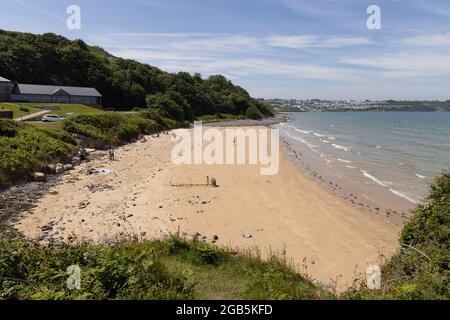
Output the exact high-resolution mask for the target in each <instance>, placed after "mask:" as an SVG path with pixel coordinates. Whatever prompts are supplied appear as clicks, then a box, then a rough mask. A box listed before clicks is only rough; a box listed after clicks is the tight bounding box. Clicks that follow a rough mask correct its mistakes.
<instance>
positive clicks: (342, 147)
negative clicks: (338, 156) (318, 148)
mask: <svg viewBox="0 0 450 320" xmlns="http://www.w3.org/2000/svg"><path fill="white" fill-rule="evenodd" d="M332 146H333V147H335V148H336V149H340V150H345V151H348V150H350V148H349V147H345V146H340V145H338V144H335V143H333V145H332Z"/></svg>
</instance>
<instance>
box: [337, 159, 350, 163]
mask: <svg viewBox="0 0 450 320" xmlns="http://www.w3.org/2000/svg"><path fill="white" fill-rule="evenodd" d="M337 161H340V162H344V163H352V162H351V161H350V160H345V159H337Z"/></svg>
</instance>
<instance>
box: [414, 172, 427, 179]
mask: <svg viewBox="0 0 450 320" xmlns="http://www.w3.org/2000/svg"><path fill="white" fill-rule="evenodd" d="M416 177H417V178H419V179H425V178H426V176H422V175H420V174H418V173H416Z"/></svg>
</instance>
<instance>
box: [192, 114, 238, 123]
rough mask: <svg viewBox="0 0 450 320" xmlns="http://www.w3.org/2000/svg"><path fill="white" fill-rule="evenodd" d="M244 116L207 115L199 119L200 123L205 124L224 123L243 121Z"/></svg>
mask: <svg viewBox="0 0 450 320" xmlns="http://www.w3.org/2000/svg"><path fill="white" fill-rule="evenodd" d="M242 118H243V117H242V116H235V115H232V114H221V115H215V116H211V115H206V116H201V117H198V119H197V120H198V121H202V122H203V123H215V122H222V121H232V120H239V119H242Z"/></svg>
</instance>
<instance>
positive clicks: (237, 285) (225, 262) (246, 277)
mask: <svg viewBox="0 0 450 320" xmlns="http://www.w3.org/2000/svg"><path fill="white" fill-rule="evenodd" d="M71 265H78V266H79V267H80V269H81V290H72V291H71V290H69V289H67V279H68V277H69V274H68V273H67V272H66V270H67V268H68V267H69V266H71ZM330 298H333V296H332V295H331V294H330V293H327V292H326V291H325V290H324V289H322V288H320V287H317V286H315V285H314V284H312V283H311V282H310V281H308V280H306V279H305V278H303V277H302V276H300V275H298V274H297V273H295V271H294V270H293V269H291V268H290V267H289V266H288V265H287V264H286V262H285V261H283V260H282V259H279V258H277V257H272V258H271V259H269V260H268V261H266V262H264V261H262V260H261V259H260V258H259V257H257V256H255V255H250V254H241V255H237V254H235V253H233V252H231V251H229V250H224V249H218V248H215V247H212V246H210V245H208V244H205V243H202V242H198V241H195V240H194V241H185V240H181V239H179V238H177V237H172V238H170V239H168V240H165V241H154V242H145V243H133V242H129V243H119V244H115V245H111V246H102V245H90V244H83V245H75V246H68V245H65V246H56V247H42V246H38V245H34V244H31V243H27V242H22V241H14V242H11V241H0V299H58V300H61V299H137V300H145V299H330Z"/></svg>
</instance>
